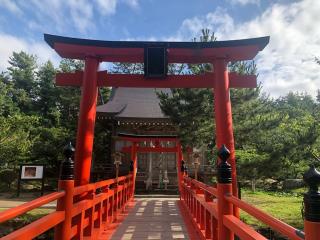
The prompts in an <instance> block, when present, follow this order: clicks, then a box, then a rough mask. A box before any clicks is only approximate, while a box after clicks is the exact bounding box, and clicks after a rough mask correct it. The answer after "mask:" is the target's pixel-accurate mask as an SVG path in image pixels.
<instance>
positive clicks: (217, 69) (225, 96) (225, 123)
mask: <svg viewBox="0 0 320 240" xmlns="http://www.w3.org/2000/svg"><path fill="white" fill-rule="evenodd" d="M213 69H214V108H215V120H216V145H217V149H220V148H221V146H222V145H223V144H225V145H226V146H227V148H228V149H229V151H230V158H229V163H230V164H231V168H232V192H233V195H234V196H237V195H238V187H237V173H236V162H235V148H234V138H233V126H232V112H231V100H230V89H229V73H228V69H227V61H225V59H222V58H220V59H216V60H215V61H214V62H213Z"/></svg>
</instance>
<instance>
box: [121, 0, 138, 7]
mask: <svg viewBox="0 0 320 240" xmlns="http://www.w3.org/2000/svg"><path fill="white" fill-rule="evenodd" d="M123 1H124V3H126V4H127V5H128V6H129V7H131V8H132V9H137V8H139V2H138V0H123Z"/></svg>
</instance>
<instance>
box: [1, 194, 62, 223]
mask: <svg viewBox="0 0 320 240" xmlns="http://www.w3.org/2000/svg"><path fill="white" fill-rule="evenodd" d="M64 195H65V192H64V191H62V192H54V193H50V194H48V195H45V196H42V197H40V198H37V199H34V200H32V201H30V202H27V203H24V204H21V205H20V206H17V207H14V208H11V209H8V210H5V211H3V212H0V223H2V222H5V221H8V220H10V219H12V218H15V217H17V216H19V215H22V214H24V213H26V212H28V211H30V210H32V209H35V208H38V207H41V206H42V205H45V204H47V203H50V202H52V201H55V200H57V199H59V198H61V197H63V196H64Z"/></svg>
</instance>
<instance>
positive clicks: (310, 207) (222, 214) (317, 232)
mask: <svg viewBox="0 0 320 240" xmlns="http://www.w3.org/2000/svg"><path fill="white" fill-rule="evenodd" d="M223 155H225V156H226V155H227V154H223ZM223 155H221V159H222V163H221V164H220V165H219V167H218V183H217V186H216V187H213V186H209V185H206V184H204V183H202V182H199V181H197V180H195V179H192V178H190V177H188V176H184V178H183V183H182V193H181V199H182V204H183V207H184V209H185V210H186V211H187V213H188V214H189V215H190V216H191V217H190V219H191V221H192V223H193V226H194V227H195V229H196V230H197V231H198V234H199V236H200V237H201V238H202V239H213V240H232V239H234V236H238V237H239V238H240V239H243V240H266V239H267V238H265V237H264V236H262V235H261V234H260V233H258V232H257V231H256V230H255V229H254V228H252V227H251V226H249V225H247V224H246V223H244V222H242V221H241V220H240V219H239V218H237V217H236V216H234V215H233V208H234V207H237V208H239V209H241V210H243V211H245V212H246V213H248V214H249V215H251V216H253V217H254V218H256V219H258V220H259V221H261V222H263V223H264V224H266V225H268V226H269V227H270V228H271V229H273V230H274V231H276V232H278V233H280V234H282V235H283V236H285V237H287V238H288V239H292V240H302V239H306V240H319V239H320V209H319V206H320V193H319V192H317V184H318V183H319V182H320V174H319V173H318V172H316V170H315V169H313V170H309V171H308V174H307V177H306V178H307V182H308V179H309V182H312V183H313V190H312V189H311V190H310V191H312V192H311V193H310V191H309V192H308V193H307V194H305V196H304V201H305V207H306V210H305V233H304V232H303V231H300V230H298V229H296V228H294V227H292V226H290V225H288V224H286V223H284V222H283V221H280V220H278V219H276V218H274V217H272V216H270V215H269V214H267V213H265V212H263V211H261V210H259V209H258V208H256V207H254V206H252V205H250V204H248V203H246V202H245V201H243V200H241V199H239V198H237V197H235V196H233V195H232V185H231V169H230V165H229V164H228V163H227V162H226V161H227V158H228V156H227V157H224V156H223ZM310 171H311V172H310ZM312 171H313V172H312ZM310 179H311V180H310ZM317 181H318V183H317Z"/></svg>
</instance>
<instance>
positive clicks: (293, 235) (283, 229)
mask: <svg viewBox="0 0 320 240" xmlns="http://www.w3.org/2000/svg"><path fill="white" fill-rule="evenodd" d="M225 199H226V200H227V201H229V202H231V203H232V204H233V205H235V206H237V207H239V208H240V209H241V210H243V211H245V212H247V213H248V214H250V215H251V216H253V217H255V218H256V219H258V220H260V221H262V222H263V223H265V224H266V225H268V226H269V227H271V228H272V229H273V230H275V231H277V232H279V233H281V234H283V235H284V236H286V237H289V238H290V239H292V240H301V239H303V238H302V237H300V236H298V235H297V233H301V231H300V230H298V229H296V228H294V227H292V226H290V225H288V224H286V223H285V222H282V221H281V220H279V219H276V218H274V217H272V216H270V215H269V214H267V213H265V212H263V211H261V210H260V209H258V208H256V207H254V206H251V205H250V204H248V203H246V202H244V201H242V200H240V199H238V198H236V197H234V196H231V195H230V196H225Z"/></svg>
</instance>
